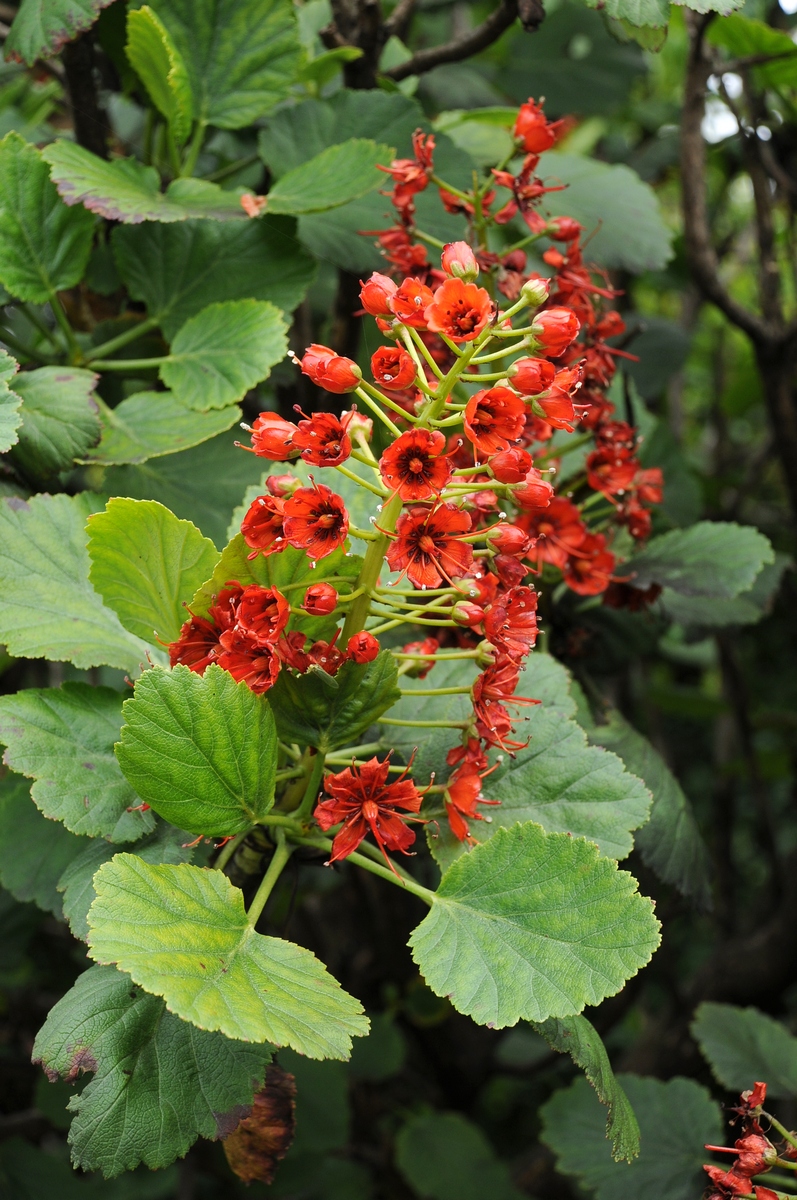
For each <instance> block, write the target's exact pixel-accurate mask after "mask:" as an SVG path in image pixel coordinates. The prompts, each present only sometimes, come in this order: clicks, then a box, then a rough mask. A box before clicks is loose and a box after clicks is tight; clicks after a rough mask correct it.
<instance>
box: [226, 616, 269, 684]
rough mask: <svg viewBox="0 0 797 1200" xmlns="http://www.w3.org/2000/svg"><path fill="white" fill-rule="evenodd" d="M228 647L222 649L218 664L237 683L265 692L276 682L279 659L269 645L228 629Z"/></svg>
mask: <svg viewBox="0 0 797 1200" xmlns="http://www.w3.org/2000/svg"><path fill="white" fill-rule="evenodd" d="M222 636H228V637H229V648H228V649H226V650H224V651H222V653H221V654H220V655H219V657H218V664H219V666H220V667H223V668H224V670H225V671H229V672H230V674H231V675H232V677H233V679H235V680H236V682H237V683H245V684H246V686H247V687H248V688H249V689H250V691H253V692H257V693H258V694H261V693H263V692H267V691H268V690H269V688H271V687H273V686H274V684H275V683H276V682H277V676H278V675H279V670H280V660H279V659H278V658H277V655H276V653H275V651H274V647H273V646H270V645H258V644H257V643H254V642H253V641H252V639H251V638H248V637H247V636H246V635H245V634H243V633H235V631H233V630H230V632H229V635H222Z"/></svg>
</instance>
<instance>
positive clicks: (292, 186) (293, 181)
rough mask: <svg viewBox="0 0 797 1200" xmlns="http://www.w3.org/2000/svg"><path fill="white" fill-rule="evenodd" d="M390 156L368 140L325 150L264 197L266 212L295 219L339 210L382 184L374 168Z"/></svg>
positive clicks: (384, 148)
mask: <svg viewBox="0 0 797 1200" xmlns="http://www.w3.org/2000/svg"><path fill="white" fill-rule="evenodd" d="M393 156H394V151H393V149H392V148H391V147H390V146H384V145H377V143H376V142H373V141H371V140H370V139H368V138H350V139H349V140H348V141H345V142H340V143H339V144H338V145H336V146H328V147H327V149H326V150H322V151H321V153H320V154H316V155H315V157H313V158H311V159H309V161H308V162H305V163H302V165H301V166H299V167H295V168H294V169H293V170H292V171H288V173H287V174H286V175H283V176H282V178H281V179H279V180H278V181H277V183H275V184H274V187H273V188H272V189H271V191H270V192H269V193H268V211H269V212H272V213H288V214H293V215H297V216H298V215H299V214H300V213H312V212H326V211H327V209H330V208H339V207H340V205H341V204H348V203H349V202H350V201H351V200H356V199H357V198H358V197H359V196H364V195H365V194H366V192H372V191H373V190H374V188H377V187H379V186H380V185H381V184H383V183H384V179H385V177H384V174H382V173H381V172H380V171H377V169H376V164H377V163H381V164H382V165H384V166H388V165H389V164H390V162H391V160H392V158H393Z"/></svg>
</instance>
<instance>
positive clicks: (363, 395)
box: [357, 387, 407, 437]
mask: <svg viewBox="0 0 797 1200" xmlns="http://www.w3.org/2000/svg"><path fill="white" fill-rule="evenodd" d="M357 395H358V396H359V397H360V399H361V400H362V401H363V403H364V404H367V405H368V407H369V408H370V410H371V412H372V413H373V414H374V416H375V417H379V420H380V421H381V422H382V424H383V425H387V427H388V429H389V430H390V432H391V433H392V434H393V437H400V436H401V430H400V429H399V428H398V426H397V425H394V424H393V422H392V421H391V419H390V417H389V416H388V415H387V413H386V412H383V411H382V409H381V408H380V407H379V405H378V404H376V403H375V401H373V400H372V399H371V397H370V396H369V395H368V393H367V392H366V391H364V389H363V388H361V387H358V388H357ZM404 416H407V414H406V413H404Z"/></svg>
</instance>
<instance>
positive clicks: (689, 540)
mask: <svg viewBox="0 0 797 1200" xmlns="http://www.w3.org/2000/svg"><path fill="white" fill-rule="evenodd" d="M774 561H775V552H774V551H773V549H772V546H771V545H770V542H769V539H768V538H766V537H764V535H763V533H759V532H758V530H757V529H753V528H752V527H751V526H749V525H735V524H734V523H733V522H732V521H698V523H697V524H696V525H691V526H690V527H689V529H673V530H671V531H670V533H664V534H662V535H661V536H660V537H656V538H652V539H651V541H650V542H648V544H647V546H646V548H645V549H644V550H643V551H642V552H641V553H640V554H636V555H634V557H633V558H632V559H631V560H630V562H629V563H628V571H629V574H630V575H632V576H633V582H634V587H640V588H647V587H650V585H651V584H652V583H659V584H661V585H662V586H663V587H670V588H672V589H673V591H675V592H679V593H680V594H681V595H683V596H716V597H718V598H720V599H733V597H734V596H738V595H739V593H740V592H744V591H746V590H747V589H748V588H749V587H750V586H751V585H752V583H753V580H754V579H755V577H756V575H757V574H758V572H759V571H760V570H761V568H762V567H763V566H764V564H765V563H771V562H774Z"/></svg>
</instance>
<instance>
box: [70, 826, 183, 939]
mask: <svg viewBox="0 0 797 1200" xmlns="http://www.w3.org/2000/svg"><path fill="white" fill-rule="evenodd" d="M190 838H191V835H190V834H188V833H186V832H185V831H184V830H182V829H175V828H174V826H173V825H166V824H164V823H163V822H160V823H159V824H158V826H157V827H156V829H155V831H154V832H153V833H150V834H148V835H147V837H144V838H142V839H141V841H139V842H136V843H135V845H134V846H130V847H129V849H130V851H131V853H135V854H137V855H138V857H139V858H141V859H143V860H144V862H149V863H174V864H176V863H185V862H190V861H191V855H192V854H193V849H192V848H191V845H190V844H188V842H187V840H186V839H189V840H190ZM118 850H119V847H118V846H115V845H113V844H112V843H111V842H106V841H105V840H104V838H92V839H91V840H90V841H89V842H88V844H87V845H86V848H85V849H84V850H82V851H81V852H80V853H79V854H77V856H76V857H75V858H73V859H72V861H71V862H70V863H69V866H68V867H67V868H66V870H65V871H64V872H63V874H62V875H61V876H60V878H59V880H58V885H57V886H58V891H59V892H61V893H62V895H63V907H64V917H65V918H66V920H67V921H68V922H69V928H70V930H71V931H72V934H73V936H74V937H76V938H80V940H81V941H82V942H85V940H86V938H87V937H88V934H89V922H88V914H89V909H90V908H91V906H92V904H93V903H94V897H95V895H96V892H95V891H94V876H95V875H96V873H97V871H98V870H99V869H100V867H101V866H102V864H103V863H106V862H110V860H111V859H112V858H113V856H114V855H115V854H116V853H118Z"/></svg>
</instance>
